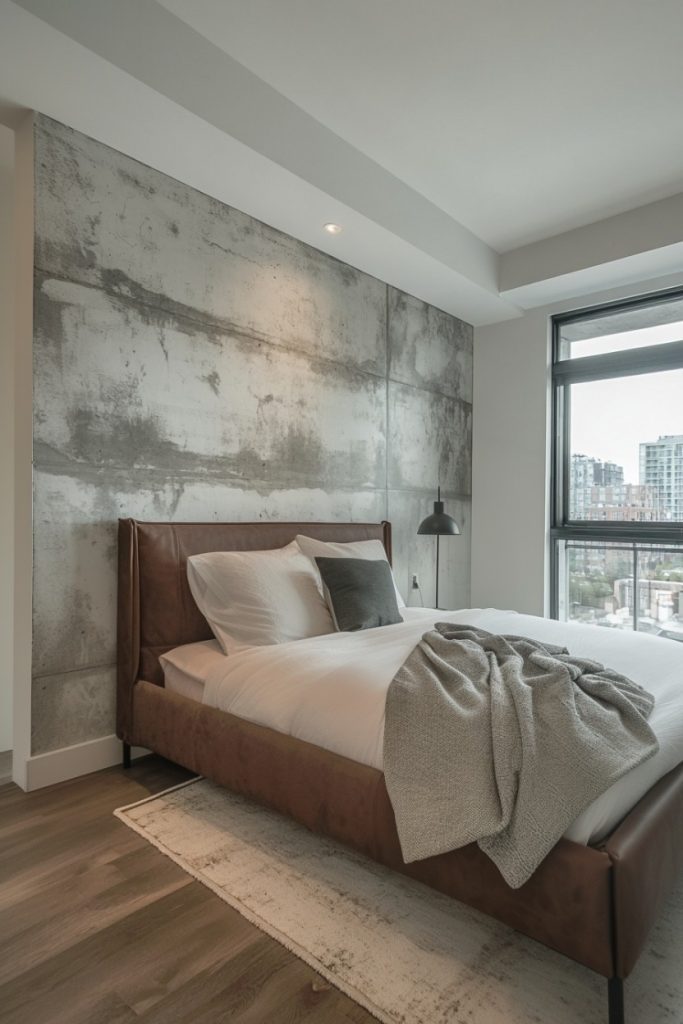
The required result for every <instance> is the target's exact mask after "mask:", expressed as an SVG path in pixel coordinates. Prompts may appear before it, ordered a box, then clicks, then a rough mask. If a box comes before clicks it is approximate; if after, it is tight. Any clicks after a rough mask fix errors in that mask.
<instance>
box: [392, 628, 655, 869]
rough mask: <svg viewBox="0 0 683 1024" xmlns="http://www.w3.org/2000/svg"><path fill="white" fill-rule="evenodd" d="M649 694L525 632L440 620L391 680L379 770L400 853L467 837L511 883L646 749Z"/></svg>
mask: <svg viewBox="0 0 683 1024" xmlns="http://www.w3.org/2000/svg"><path fill="white" fill-rule="evenodd" d="M653 706H654V697H652V695H651V694H649V693H647V691H645V690H644V689H643V688H642V687H640V686H638V685H637V684H636V683H634V682H632V681H631V680H630V679H627V678H626V677H625V676H623V675H620V674H619V673H617V672H613V671H611V670H610V669H609V668H605V667H604V666H603V665H601V664H599V663H598V662H595V661H589V660H586V659H582V658H576V657H572V655H571V654H569V653H568V651H567V650H566V648H562V647H556V646H552V645H549V644H541V643H539V642H538V641H535V640H530V639H527V638H525V637H515V636H497V635H495V634H493V633H488V632H487V631H486V630H483V629H476V628H474V627H473V626H467V625H465V626H460V625H454V624H452V623H448V622H444V623H437V625H436V627H435V628H434V629H433V630H431V631H430V632H428V633H425V635H424V636H423V637H422V639H421V641H420V642H419V644H418V645H417V646H416V647H415V649H414V650H413V651H412V653H411V654H410V656H409V657H408V658H407V660H406V661H405V662H404V664H403V666H402V667H401V668H400V669H399V671H398V672H397V674H396V676H395V677H394V680H393V682H392V683H391V686H390V688H389V692H388V695H387V704H386V721H385V732H384V775H385V778H386V783H387V789H388V791H389V796H390V798H391V802H392V805H393V808H394V813H395V815H396V825H397V829H398V834H399V838H400V841H401V848H402V852H403V858H404V860H405V861H406V863H409V862H410V861H414V860H421V859H423V858H425V857H430V856H433V855H435V854H439V853H445V852H446V851H448V850H454V849H458V848H459V847H461V846H465V845H466V844H467V843H472V842H476V843H478V844H479V846H480V848H481V849H482V850H483V852H484V853H486V854H487V855H488V856H489V857H490V858H491V860H493V861H494V863H495V864H496V865H497V866H498V868H499V870H500V872H501V874H502V875H503V877H504V878H505V880H506V882H507V883H508V885H510V886H511V887H512V888H519V886H521V885H523V884H524V882H526V881H527V879H528V878H529V877H530V876H531V875H532V874H533V872H534V871H535V870H536V868H537V867H538V865H539V864H540V863H541V861H542V860H543V859H544V857H545V856H546V854H547V853H549V851H550V850H551V849H552V847H553V846H554V845H555V844H556V842H557V841H558V840H559V839H560V838H561V836H562V835H563V834H564V833H565V832H566V830H567V828H569V826H570V825H571V823H572V822H573V821H574V820H575V819H576V818H577V817H578V816H579V814H581V813H582V812H583V811H584V810H585V809H586V808H587V807H588V806H589V805H590V804H591V803H592V802H593V800H595V799H596V798H597V797H598V796H600V794H601V793H603V792H604V791H605V790H607V789H608V788H609V787H610V786H611V785H613V783H615V782H616V781H617V780H618V779H619V778H621V777H622V775H625V774H626V772H628V771H630V770H631V769H632V768H635V767H636V766H637V765H639V764H641V763H642V762H643V761H645V760H646V759H647V758H649V757H651V756H652V755H653V754H655V753H656V751H657V749H658V743H657V739H656V737H655V735H654V733H653V732H652V729H651V728H650V726H649V725H648V723H647V719H648V716H649V715H650V712H651V711H652V708H653Z"/></svg>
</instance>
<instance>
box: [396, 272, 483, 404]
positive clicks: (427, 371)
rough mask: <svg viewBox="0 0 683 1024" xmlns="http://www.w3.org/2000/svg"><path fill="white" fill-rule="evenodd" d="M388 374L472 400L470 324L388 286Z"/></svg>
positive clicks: (464, 399)
mask: <svg viewBox="0 0 683 1024" xmlns="http://www.w3.org/2000/svg"><path fill="white" fill-rule="evenodd" d="M388 325H389V376H390V377H391V379H392V380H395V381H399V382H401V383H403V384H412V385H413V387H421V388H428V389H431V390H434V391H440V392H442V393H443V394H445V395H450V396H451V398H459V399H460V400H461V401H463V402H469V403H470V404H471V402H472V345H473V335H474V331H473V329H472V327H471V326H470V324H466V323H464V322H463V321H462V320H457V319H456V318H455V317H454V316H450V315H449V314H448V313H444V312H442V311H441V310H440V309H435V307H434V306H428V305H427V303H426V302H421V301H420V299H416V298H415V297H414V296H412V295H406V294H405V292H400V291H398V290H397V289H396V288H389V289H388Z"/></svg>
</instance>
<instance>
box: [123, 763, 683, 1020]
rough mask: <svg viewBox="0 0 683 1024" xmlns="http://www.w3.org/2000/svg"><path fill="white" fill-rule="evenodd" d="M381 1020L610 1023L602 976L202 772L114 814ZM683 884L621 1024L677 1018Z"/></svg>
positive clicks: (681, 1016)
mask: <svg viewBox="0 0 683 1024" xmlns="http://www.w3.org/2000/svg"><path fill="white" fill-rule="evenodd" d="M115 813H116V815H117V817H119V818H120V819H121V821H123V822H125V823H126V824H127V825H129V826H130V827H131V828H132V829H134V830H135V831H136V832H138V833H139V834H140V835H141V836H144V838H145V839H147V840H148V841H149V842H150V843H153V844H154V846H156V847H157V848H158V849H159V850H161V851H162V852H163V853H165V854H166V855H167V856H169V857H170V858H171V859H172V860H174V861H175V862H176V863H177V864H179V865H180V866H181V867H182V868H184V869H185V870H186V871H187V872H189V873H190V874H191V875H193V876H194V877H195V878H197V879H198V880H199V881H200V882H203V883H204V884H205V885H207V886H208V887H209V888H210V889H212V890H213V891H214V892H215V893H216V894H217V895H218V896H220V898H221V899H223V900H225V901H226V903H229V904H230V906H232V907H235V908H236V909H237V910H238V911H239V912H240V913H241V914H242V915H243V916H244V917H246V918H247V919H248V920H250V921H252V922H253V923H254V924H256V925H257V926H258V927H259V928H261V929H262V930H263V931H264V932H267V933H268V934H269V935H271V936H273V938H275V939H277V940H278V942H281V943H282V944H283V945H284V946H286V947H287V948H288V949H290V950H292V952H294V953H295V954H296V955H297V956H299V957H301V959H303V960H304V961H306V963H308V964H309V965H310V966H311V967H312V968H314V970H315V971H317V972H318V973H319V974H320V975H322V976H323V977H325V978H326V979H328V980H329V981H330V982H332V984H334V985H336V986H337V987H338V988H339V989H341V990H342V991H343V992H345V993H347V995H349V996H350V997H351V998H352V999H354V1000H355V1001H356V1002H358V1003H360V1004H361V1005H362V1006H364V1007H366V1009H367V1010H369V1012H370V1013H372V1014H373V1015H374V1016H375V1017H377V1018H378V1019H379V1020H380V1021H384V1022H385V1024H577V1022H578V1021H581V1022H582V1024H606V1020H607V1002H606V988H607V983H606V981H604V980H603V979H601V978H599V977H598V976H597V975H595V974H593V973H592V972H591V971H589V970H587V969H586V968H583V967H581V966H579V965H578V964H574V963H572V962H571V961H569V960H567V959H566V958H565V957H562V956H560V955H559V954H556V953H553V952H552V951H551V950H548V949H545V948H544V947H543V946H540V945H538V944H537V943H535V942H532V941H531V940H530V939H526V938H524V937H523V936H521V935H519V934H518V933H516V932H514V931H512V930H511V929H509V928H507V927H505V926H504V925H501V924H498V923H497V922H495V921H493V920H492V919H491V918H488V917H485V916H484V915H483V914H480V913H478V912H477V911H475V910H471V909H470V908H468V907H465V906H463V905H462V904H459V903H456V902H455V901H454V900H451V899H448V898H447V897H445V896H441V895H440V894H438V893H436V892H433V891H432V890H431V889H428V888H427V887H426V886H423V885H421V884H419V883H416V882H413V881H412V880H409V879H405V878H402V877H401V876H400V875H397V874H394V873H393V872H391V871H389V870H387V869H386V868H383V867H381V866H380V865H378V864H375V863H374V862H372V861H370V860H368V859H367V858H365V857H363V856H361V855H360V854H356V853H354V852H353V851H350V850H348V849H346V848H345V847H342V846H340V845H339V844H337V843H334V842H332V841H330V840H328V839H323V838H321V837H319V836H315V835H312V834H311V833H310V832H308V831H307V830H306V829H304V828H302V827H301V826H299V825H297V824H295V823H294V822H292V821H290V820H289V819H288V818H285V817H283V816H281V815H279V814H276V813H274V812H271V811H267V810H264V809H263V808H262V807H259V806H257V805H255V804H253V803H250V802H249V801H247V800H244V799H242V798H241V797H239V796H235V795H234V794H231V793H229V792H228V791H226V790H224V789H221V788H219V787H217V786H214V785H213V784H212V783H210V782H208V781H206V780H199V781H193V782H190V783H188V784H185V785H183V786H180V787H177V788H175V789H172V790H167V791H166V792H165V793H162V794H160V795H157V796H155V797H150V798H148V799H146V800H143V801H141V802H140V803H137V804H133V805H131V806H129V807H123V808H120V809H119V810H118V811H116V812H115ZM682 963H683V887H681V888H680V889H679V890H678V891H677V892H676V893H675V894H674V895H673V897H672V898H671V900H670V901H669V902H668V904H667V907H666V908H665V911H664V913H663V914H662V916H661V918H660V920H659V922H658V924H657V926H656V928H655V929H654V932H653V933H652V936H651V940H650V942H649V945H648V948H647V949H646V951H645V952H644V953H643V956H642V958H641V960H640V962H639V964H638V966H637V968H636V970H635V972H634V973H633V975H632V976H631V977H630V978H629V979H628V981H627V983H626V999H627V1018H628V1021H629V1024H681V1022H683V972H682V971H681V964H682Z"/></svg>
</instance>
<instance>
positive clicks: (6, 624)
mask: <svg viewBox="0 0 683 1024" xmlns="http://www.w3.org/2000/svg"><path fill="white" fill-rule="evenodd" d="M13 193H14V132H12V131H10V129H9V128H5V126H4V125H0V751H3V750H10V749H11V747H12V687H13V671H12V665H13V642H12V636H13V606H14V598H13V587H14V574H13V557H14V554H13V553H14V543H13V533H14V525H13V524H14V453H13V446H14V404H13V396H14V341H13V339H14V309H13V293H14V288H13V265H14V264H13V258H12V257H13V249H14V237H13V230H12V208H13Z"/></svg>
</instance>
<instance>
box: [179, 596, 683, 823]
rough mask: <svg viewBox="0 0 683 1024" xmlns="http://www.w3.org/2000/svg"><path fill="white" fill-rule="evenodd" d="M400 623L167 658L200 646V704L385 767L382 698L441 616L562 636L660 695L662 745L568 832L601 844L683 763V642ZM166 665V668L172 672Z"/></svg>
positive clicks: (605, 633) (423, 619)
mask: <svg viewBox="0 0 683 1024" xmlns="http://www.w3.org/2000/svg"><path fill="white" fill-rule="evenodd" d="M401 614H402V615H403V616H404V619H405V620H406V621H404V622H403V623H400V624H397V625H394V626H382V627H380V628H378V629H369V630H364V631H362V632H357V633H332V634H328V635H325V636H318V637H313V638H312V639H310V640H297V641H294V642H292V643H286V644H278V645H276V646H273V647H253V648H250V649H249V650H246V651H242V652H239V653H236V654H233V655H231V656H230V657H225V656H224V655H222V654H221V653H220V651H219V649H218V645H214V644H211V643H209V644H193V645H189V646H188V647H185V648H178V649H177V650H176V651H175V652H172V654H171V655H170V656H168V658H167V659H164V660H167V661H168V664H175V666H176V667H180V668H183V669H185V668H187V667H191V665H192V663H193V656H192V649H196V651H195V655H194V661H195V663H198V661H201V668H200V669H198V670H197V669H196V670H195V671H196V675H197V678H203V680H204V687H203V697H202V699H203V702H204V703H205V704H208V705H210V706H211V707H216V708H220V709H221V710H222V711H227V712H230V713H231V714H233V715H238V716H239V717H240V718H245V719H247V720H248V721H250V722H255V723H256V724H258V725H265V726H269V727H270V728H271V729H276V730H277V731H278V732H282V733H285V734H287V735H289V736H294V737H296V738H297V739H301V740H306V741H307V742H308V743H314V744H316V745H317V746H320V747H324V748H325V749H326V750H331V751H333V752H334V753H337V754H341V755H343V756H344V757H348V758H350V759H351V760H353V761H359V762H360V763H361V764H366V765H370V766H371V767H373V768H379V769H381V768H382V747H383V738H384V705H385V700H386V694H387V690H388V688H389V684H390V683H391V680H392V679H393V677H394V675H395V673H396V672H397V670H398V669H399V668H400V666H401V665H402V663H403V662H404V660H405V659H406V657H407V656H408V654H409V653H410V651H411V650H412V649H413V647H414V646H415V644H416V643H417V642H418V640H419V639H420V637H421V636H422V634H423V633H424V632H425V631H426V630H428V629H430V628H431V627H432V625H433V623H434V622H438V621H452V622H462V623H470V624H472V625H476V626H480V627H482V628H483V629H487V630H490V631H491V632H494V633H513V634H517V635H521V636H528V637H532V638H534V639H536V640H540V641H549V642H551V643H557V644H563V645H564V646H566V647H567V648H568V649H569V651H570V652H571V653H572V654H575V655H579V656H585V657H589V658H594V659H596V660H597V661H601V662H603V663H604V664H605V665H607V666H608V667H610V668H613V669H616V670H617V671H618V672H623V673H624V674H625V675H627V676H629V677H630V678H631V679H633V680H635V681H636V682H638V683H640V684H641V686H644V687H645V688H646V689H647V690H649V691H650V692H651V693H652V694H654V696H655V700H656V703H655V708H654V711H653V712H652V715H651V717H650V725H651V726H652V728H653V730H654V732H655V734H656V736H657V738H658V740H659V744H660V750H659V753H658V754H656V755H655V756H654V757H653V758H651V759H650V760H649V761H646V762H645V763H644V764H642V765H640V766H639V767H638V768H636V769H634V770H633V771H631V772H629V773H628V774H627V775H626V776H624V777H623V778H622V779H621V780H620V781H619V782H617V783H616V785H614V786H612V787H611V788H610V789H609V790H607V791H606V792H605V793H604V794H603V795H602V796H601V797H599V798H598V799H597V800H595V801H594V802H593V803H592V804H591V805H590V807H588V808H587V809H586V810H585V811H584V812H583V814H581V816H580V817H579V818H577V820H576V821H575V822H574V824H573V825H572V827H571V828H570V829H569V830H568V832H567V833H566V835H567V837H568V838H570V839H573V840H574V841H575V842H579V843H588V842H596V841H598V840H599V839H601V838H602V837H603V836H604V835H606V834H607V833H608V832H609V831H611V829H612V828H613V827H614V826H615V825H616V824H617V823H618V822H619V821H620V820H621V819H622V818H623V817H624V815H625V814H626V813H627V812H628V811H629V810H630V808H631V807H632V806H633V805H634V804H635V803H636V802H637V801H638V800H639V799H640V797H641V796H643V795H644V794H645V793H646V792H647V790H648V789H649V788H650V787H651V786H652V785H654V783H655V782H656V781H657V779H659V778H661V777H662V776H663V775H665V774H666V773H667V772H668V771H670V770H671V769H672V768H674V767H675V766H676V765H677V764H679V763H680V762H681V761H683V644H680V643H676V642H675V641H673V640H663V639H660V638H658V637H653V636H648V635H644V634H638V633H635V634H633V633H625V632H621V631H617V630H614V631H613V630H610V629H601V628H599V627H596V626H582V625H579V624H576V623H563V622H556V621H554V620H552V619H542V618H537V617H536V616H532V615H520V614H518V613H516V612H504V611H497V610H496V609H467V610H464V611H463V610H461V611H455V612H438V613H437V612H435V611H432V610H430V609H414V608H404V609H402V612H401ZM168 664H166V665H165V668H166V669H167V670H168Z"/></svg>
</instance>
